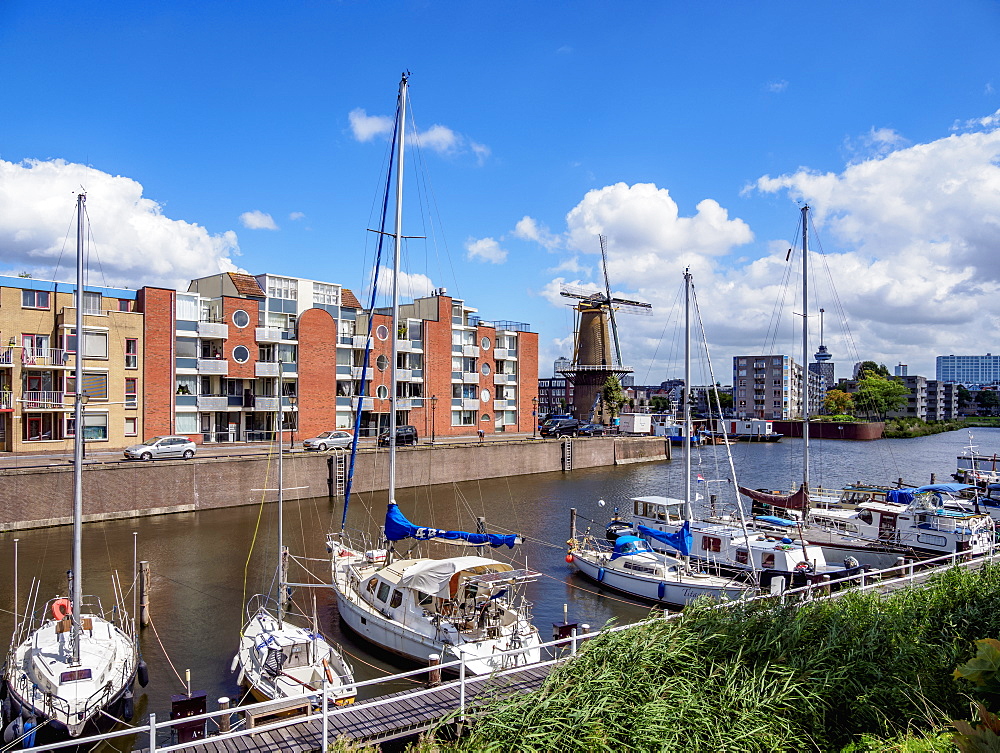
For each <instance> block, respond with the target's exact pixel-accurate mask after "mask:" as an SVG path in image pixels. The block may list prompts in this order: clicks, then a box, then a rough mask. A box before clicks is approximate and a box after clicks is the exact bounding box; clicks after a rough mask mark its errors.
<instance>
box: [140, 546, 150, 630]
mask: <svg viewBox="0 0 1000 753" xmlns="http://www.w3.org/2000/svg"><path fill="white" fill-rule="evenodd" d="M139 624H140V625H141V626H142V627H146V626H147V625H148V624H149V562H148V561H147V560H143V561H142V562H140V563H139Z"/></svg>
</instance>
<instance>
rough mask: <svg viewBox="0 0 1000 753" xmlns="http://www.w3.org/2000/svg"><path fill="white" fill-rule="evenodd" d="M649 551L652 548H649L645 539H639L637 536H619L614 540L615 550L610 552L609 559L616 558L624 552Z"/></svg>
mask: <svg viewBox="0 0 1000 753" xmlns="http://www.w3.org/2000/svg"><path fill="white" fill-rule="evenodd" d="M651 551H653V550H652V549H650V548H649V544H647V543H646V540H645V539H640V538H639V537H638V536H619V537H618V538H617V539H616V540H615V550H614V551H613V552H612V553H611V559H613V560H616V559H618V558H619V557H621V556H623V555H626V554H642V553H644V552H651Z"/></svg>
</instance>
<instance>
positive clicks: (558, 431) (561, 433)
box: [538, 418, 580, 437]
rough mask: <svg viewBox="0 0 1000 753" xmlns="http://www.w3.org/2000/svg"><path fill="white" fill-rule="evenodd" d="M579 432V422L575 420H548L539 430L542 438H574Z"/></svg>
mask: <svg viewBox="0 0 1000 753" xmlns="http://www.w3.org/2000/svg"><path fill="white" fill-rule="evenodd" d="M579 432H580V422H579V421H577V420H576V419H575V418H550V419H549V420H548V421H546V422H545V423H544V424H542V428H541V429H539V432H538V433H539V434H541V435H542V436H543V437H575V436H576V435H577V434H578V433H579Z"/></svg>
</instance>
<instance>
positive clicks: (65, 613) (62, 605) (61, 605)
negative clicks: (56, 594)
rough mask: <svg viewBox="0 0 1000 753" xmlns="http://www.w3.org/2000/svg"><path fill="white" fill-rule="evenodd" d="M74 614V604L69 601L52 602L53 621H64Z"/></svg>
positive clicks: (57, 600) (58, 600)
mask: <svg viewBox="0 0 1000 753" xmlns="http://www.w3.org/2000/svg"><path fill="white" fill-rule="evenodd" d="M71 614H73V603H72V602H71V601H70V600H69V599H56V600H55V601H53V602H52V617H53V619H56V620H59V621H62V620H65V619H66V618H67V617H69V616H70V615H71Z"/></svg>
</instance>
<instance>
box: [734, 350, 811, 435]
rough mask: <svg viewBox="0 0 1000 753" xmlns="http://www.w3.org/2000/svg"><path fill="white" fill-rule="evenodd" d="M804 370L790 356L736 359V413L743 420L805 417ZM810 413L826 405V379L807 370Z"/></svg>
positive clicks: (758, 356)
mask: <svg viewBox="0 0 1000 753" xmlns="http://www.w3.org/2000/svg"><path fill="white" fill-rule="evenodd" d="M802 372H803V369H802V367H801V366H800V365H799V364H798V363H796V362H795V359H793V358H792V357H791V356H785V355H775V354H769V355H757V356H736V357H734V358H733V410H734V411H735V413H736V415H737V417H740V418H767V419H772V420H780V419H785V420H787V419H791V418H800V417H801V416H802V407H803V395H802ZM806 374H807V378H808V380H809V381H808V385H809V390H808V392H809V413H810V415H814V414H816V413H819V409H820V407H821V406H822V404H823V392H824V390H823V385H824V380H823V377H822V376H821V375H820V374H818V373H816V372H814V371H810V370H806Z"/></svg>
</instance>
